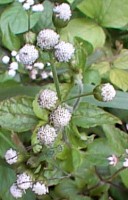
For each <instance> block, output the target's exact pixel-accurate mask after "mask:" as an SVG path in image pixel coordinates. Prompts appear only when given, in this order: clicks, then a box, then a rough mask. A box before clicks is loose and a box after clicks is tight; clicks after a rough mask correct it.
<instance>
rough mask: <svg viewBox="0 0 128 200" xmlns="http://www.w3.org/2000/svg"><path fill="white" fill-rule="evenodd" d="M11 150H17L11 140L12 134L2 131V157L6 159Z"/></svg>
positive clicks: (0, 146) (0, 134) (0, 140)
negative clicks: (5, 156) (8, 151)
mask: <svg viewBox="0 0 128 200" xmlns="http://www.w3.org/2000/svg"><path fill="white" fill-rule="evenodd" d="M9 148H15V145H14V144H13V142H12V140H11V134H10V132H8V131H6V130H0V157H2V158H4V155H5V153H6V151H7V150H8V149H9Z"/></svg>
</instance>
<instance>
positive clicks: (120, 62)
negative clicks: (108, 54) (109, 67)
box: [113, 49, 128, 69]
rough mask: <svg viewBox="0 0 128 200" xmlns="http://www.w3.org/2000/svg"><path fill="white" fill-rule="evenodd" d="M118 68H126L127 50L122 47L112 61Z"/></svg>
mask: <svg viewBox="0 0 128 200" xmlns="http://www.w3.org/2000/svg"><path fill="white" fill-rule="evenodd" d="M113 65H114V67H116V68H118V69H128V50H127V49H123V50H122V51H121V53H120V54H119V55H118V57H117V59H116V60H115V61H114V63H113Z"/></svg>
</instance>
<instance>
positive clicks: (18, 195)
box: [10, 183, 23, 199]
mask: <svg viewBox="0 0 128 200" xmlns="http://www.w3.org/2000/svg"><path fill="white" fill-rule="evenodd" d="M10 193H11V194H12V196H13V197H14V198H16V199H17V198H21V197H22V195H23V190H21V189H20V188H18V187H17V185H16V184H15V183H14V184H13V185H12V186H11V187H10Z"/></svg>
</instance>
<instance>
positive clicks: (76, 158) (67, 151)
mask: <svg viewBox="0 0 128 200" xmlns="http://www.w3.org/2000/svg"><path fill="white" fill-rule="evenodd" d="M57 157H58V158H59V159H61V160H63V162H62V163H61V164H62V168H63V169H64V170H66V171H68V172H72V171H75V170H77V168H78V167H79V165H80V164H81V161H82V158H81V153H80V151H79V150H78V149H77V148H75V147H72V148H69V147H66V146H65V148H64V149H63V151H62V152H60V153H59V154H58V155H57Z"/></svg>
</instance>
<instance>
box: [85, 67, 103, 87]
mask: <svg viewBox="0 0 128 200" xmlns="http://www.w3.org/2000/svg"><path fill="white" fill-rule="evenodd" d="M84 83H87V84H95V85H99V84H100V83H101V77H100V74H99V72H98V71H96V70H90V69H89V70H86V71H85V73H84Z"/></svg>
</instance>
